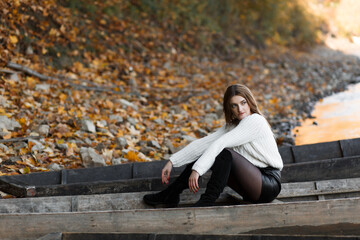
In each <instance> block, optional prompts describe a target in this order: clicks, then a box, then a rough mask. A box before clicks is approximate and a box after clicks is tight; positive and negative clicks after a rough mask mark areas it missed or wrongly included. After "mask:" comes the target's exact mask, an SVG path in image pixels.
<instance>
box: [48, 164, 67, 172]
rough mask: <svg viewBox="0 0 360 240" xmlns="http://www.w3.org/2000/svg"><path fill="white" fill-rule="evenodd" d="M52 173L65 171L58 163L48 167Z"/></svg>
mask: <svg viewBox="0 0 360 240" xmlns="http://www.w3.org/2000/svg"><path fill="white" fill-rule="evenodd" d="M47 168H48V169H49V170H50V171H61V170H62V169H64V168H63V167H62V166H60V165H59V164H57V163H51V164H50V165H49V166H48V167H47Z"/></svg>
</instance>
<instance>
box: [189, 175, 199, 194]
mask: <svg viewBox="0 0 360 240" xmlns="http://www.w3.org/2000/svg"><path fill="white" fill-rule="evenodd" d="M199 176H200V175H199V173H198V172H197V171H195V170H193V171H192V173H191V175H190V177H189V189H190V192H193V193H196V192H197V191H199V184H198V180H199Z"/></svg>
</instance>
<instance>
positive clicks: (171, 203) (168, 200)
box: [143, 163, 194, 207]
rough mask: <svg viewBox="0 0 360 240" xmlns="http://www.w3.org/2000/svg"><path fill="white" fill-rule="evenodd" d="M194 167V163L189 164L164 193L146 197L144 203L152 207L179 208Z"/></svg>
mask: <svg viewBox="0 0 360 240" xmlns="http://www.w3.org/2000/svg"><path fill="white" fill-rule="evenodd" d="M193 165H194V163H190V164H188V165H187V166H186V168H185V169H184V171H183V172H182V173H181V174H180V175H179V177H177V178H176V179H175V181H174V182H173V183H171V184H170V185H169V186H168V187H167V188H166V189H164V190H163V191H161V192H158V193H153V194H146V195H144V197H143V199H144V202H145V203H146V204H148V205H152V206H156V205H165V206H166V207H177V206H178V204H179V202H180V194H181V193H182V191H183V190H184V189H187V188H188V187H189V177H190V175H191V172H192V169H191V168H192V166H193Z"/></svg>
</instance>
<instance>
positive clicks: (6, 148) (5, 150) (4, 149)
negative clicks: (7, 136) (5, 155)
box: [0, 143, 9, 152]
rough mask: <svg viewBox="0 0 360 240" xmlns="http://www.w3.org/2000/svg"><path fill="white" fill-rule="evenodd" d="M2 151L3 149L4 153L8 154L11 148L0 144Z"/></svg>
mask: <svg viewBox="0 0 360 240" xmlns="http://www.w3.org/2000/svg"><path fill="white" fill-rule="evenodd" d="M0 149H1V150H2V151H3V152H7V151H8V150H9V148H8V147H7V146H6V145H4V144H2V143H0Z"/></svg>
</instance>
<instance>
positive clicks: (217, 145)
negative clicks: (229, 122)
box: [170, 113, 283, 176]
mask: <svg viewBox="0 0 360 240" xmlns="http://www.w3.org/2000/svg"><path fill="white" fill-rule="evenodd" d="M224 148H231V149H233V150H234V151H236V152H238V153H239V154H241V155H242V156H243V157H245V158H246V159H247V160H248V161H249V162H251V163H252V164H253V165H255V166H257V167H261V168H264V167H268V166H271V167H274V168H277V169H280V170H281V169H282V168H283V162H282V159H281V156H280V153H279V151H278V148H277V145H276V141H275V139H274V135H273V132H272V131H271V128H270V126H269V124H268V122H267V121H266V119H265V118H264V117H263V116H261V115H259V114H256V113H253V114H251V115H249V116H247V117H246V118H244V119H242V120H241V121H240V123H239V124H238V125H237V126H234V127H227V128H226V127H225V125H224V126H222V127H221V128H219V129H218V130H217V131H216V132H214V133H212V134H210V135H208V136H206V137H203V138H201V139H197V140H195V141H193V142H191V143H190V144H188V145H187V146H186V147H185V148H183V149H182V150H180V151H178V152H176V153H175V154H173V155H171V157H170V161H171V162H172V164H173V166H174V167H180V166H182V165H184V164H188V163H191V162H194V161H196V162H195V164H194V166H193V167H192V169H193V170H195V171H197V172H198V173H199V174H200V176H201V175H203V174H204V173H206V172H207V171H208V170H209V169H210V168H211V166H212V165H213V164H214V162H215V158H216V156H217V155H218V154H219V153H220V152H221V151H222V150H223V149H224Z"/></svg>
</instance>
